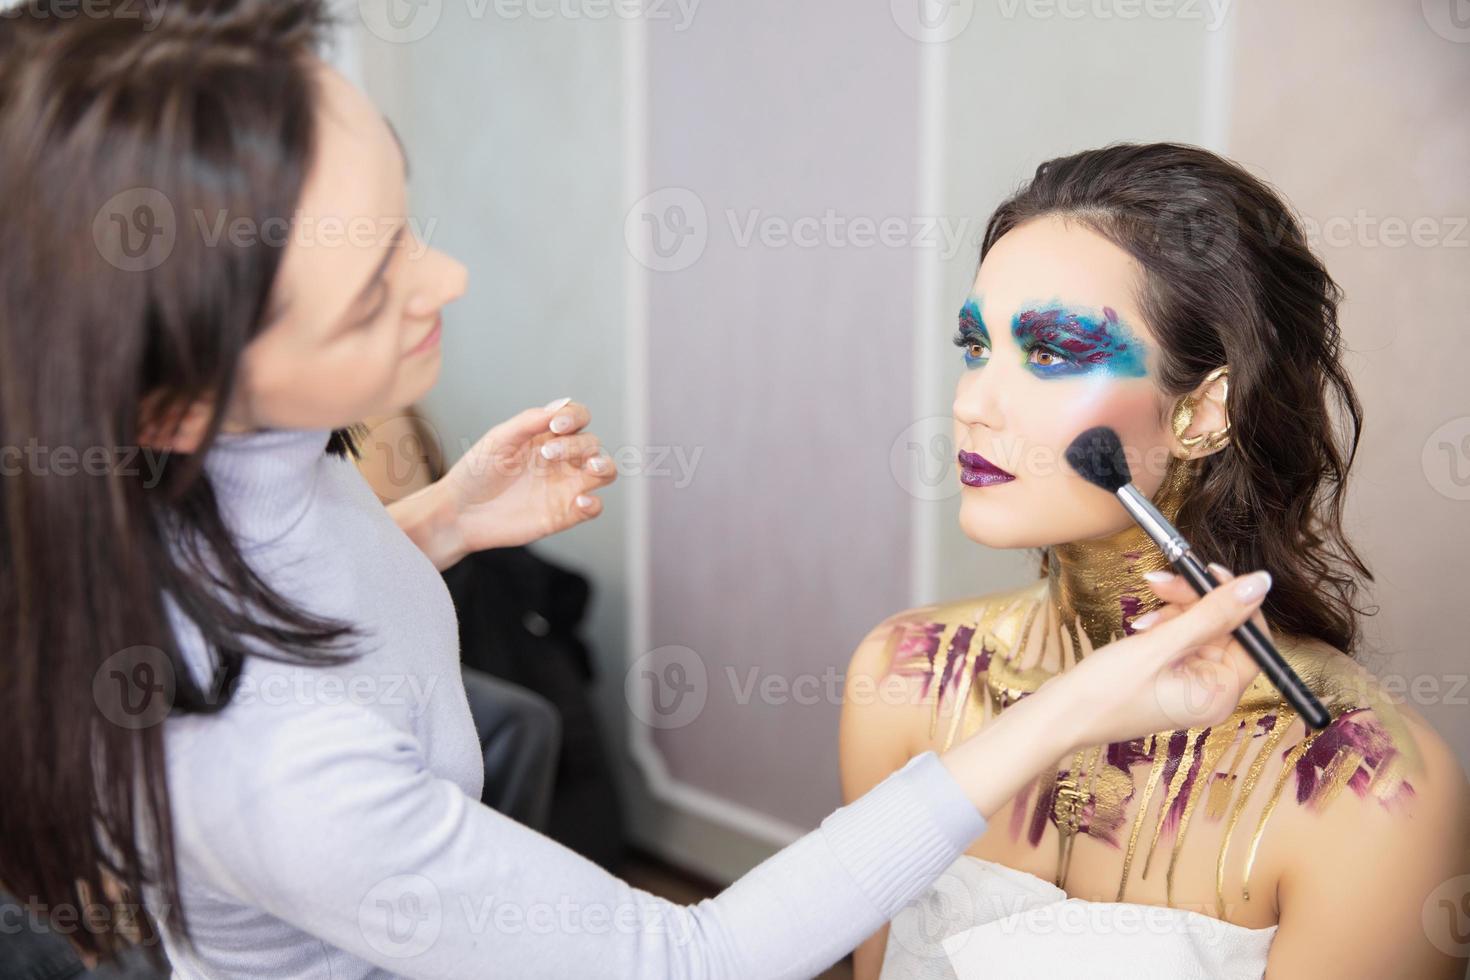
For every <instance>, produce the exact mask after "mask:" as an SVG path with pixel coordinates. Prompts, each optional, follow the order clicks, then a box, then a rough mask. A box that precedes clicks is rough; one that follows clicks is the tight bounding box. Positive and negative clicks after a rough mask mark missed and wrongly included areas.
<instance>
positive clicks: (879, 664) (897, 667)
mask: <svg viewBox="0 0 1470 980" xmlns="http://www.w3.org/2000/svg"><path fill="white" fill-rule="evenodd" d="M1046 594H1047V593H1046V580H1045V579H1038V580H1036V581H1035V582H1030V583H1027V584H1026V585H1022V586H1018V587H1016V588H1013V589H1006V590H1003V591H998V592H989V593H985V594H983V595H976V596H968V597H966V598H963V599H955V600H951V601H947V602H941V603H933V604H931V605H927V606H915V607H913V608H912V609H905V610H903V611H901V612H896V613H894V614H893V615H891V616H889V617H887V618H886V619H884V620H882V621H881V622H879V623H878V624H877V625H876V626H874V627H873V628H872V629H871V630H869V631H868V634H867V636H865V637H864V638H863V642H862V643H861V644H860V645H859V647H858V651H857V653H856V654H855V655H854V657H853V660H854V665H855V666H861V667H862V668H863V669H864V670H865V671H867V672H870V673H875V674H880V675H885V674H891V673H897V674H905V675H919V676H922V675H926V674H928V673H929V672H930V671H932V670H933V669H934V666H935V662H936V655H937V654H938V653H939V652H940V651H941V650H942V649H944V648H945V647H946V646H947V645H959V646H961V647H966V648H967V647H968V646H969V643H970V641H971V639H972V638H973V637H974V634H975V632H976V631H977V630H980V629H984V630H986V631H987V632H990V631H994V630H996V629H1001V628H1002V627H1001V623H1002V621H1004V620H1009V619H1016V620H1017V621H1019V620H1020V619H1023V618H1025V616H1026V615H1027V613H1028V612H1030V613H1032V614H1034V613H1035V612H1037V611H1039V610H1040V609H1041V608H1042V604H1043V602H1044V601H1045V597H1046Z"/></svg>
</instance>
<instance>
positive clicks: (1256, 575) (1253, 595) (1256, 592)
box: [1235, 571, 1271, 602]
mask: <svg viewBox="0 0 1470 980" xmlns="http://www.w3.org/2000/svg"><path fill="white" fill-rule="evenodd" d="M1269 588H1271V573H1270V572H1266V571H1260V572H1251V573H1250V574H1249V575H1247V576H1246V577H1245V578H1243V579H1240V580H1239V581H1237V582H1236V583H1235V597H1236V598H1237V599H1240V600H1241V601H1242V602H1250V601H1251V600H1252V599H1259V598H1260V597H1261V596H1263V595H1265V594H1266V590H1267V589H1269Z"/></svg>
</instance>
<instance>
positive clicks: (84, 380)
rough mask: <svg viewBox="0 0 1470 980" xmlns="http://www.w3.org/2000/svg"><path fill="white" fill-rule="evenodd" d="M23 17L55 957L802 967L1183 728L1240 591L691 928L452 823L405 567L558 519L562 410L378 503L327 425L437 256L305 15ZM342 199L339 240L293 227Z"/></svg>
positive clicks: (21, 600) (36, 897) (32, 469)
mask: <svg viewBox="0 0 1470 980" xmlns="http://www.w3.org/2000/svg"><path fill="white" fill-rule="evenodd" d="M50 6H51V4H49V3H47V2H45V0H41V2H36V3H32V4H30V5H28V7H27V8H26V10H27V11H29V13H22V15H21V16H20V17H18V18H15V19H8V20H6V21H4V22H0V255H3V256H4V261H3V263H0V393H3V394H0V425H3V429H4V445H6V446H11V447H14V446H22V445H25V444H27V443H28V442H30V441H34V444H36V445H39V446H42V447H49V448H50V449H51V450H52V452H51V454H50V455H48V456H46V457H44V458H43V457H41V456H40V455H39V454H33V456H32V457H31V458H30V460H29V461H28V462H27V463H26V464H25V465H11V466H8V467H7V470H6V474H5V476H4V484H3V486H4V498H3V499H4V503H5V506H4V509H3V515H0V547H3V555H4V558H3V560H4V568H3V576H0V608H3V609H4V611H5V621H6V623H7V625H8V627H9V637H8V643H7V649H6V655H5V658H4V673H3V675H0V676H3V684H0V697H3V699H4V701H3V710H0V745H4V746H5V751H4V753H3V758H4V759H5V771H4V778H3V785H4V787H5V803H4V806H3V808H0V813H3V824H0V880H3V882H4V885H5V887H6V888H7V889H8V890H9V891H11V892H12V893H14V894H16V895H18V896H20V897H21V900H22V901H24V902H27V903H32V902H34V903H36V905H37V906H44V908H45V909H46V910H48V914H50V915H52V916H53V918H55V919H60V917H61V914H64V913H66V912H67V910H72V911H73V912H75V911H77V910H92V911H94V912H95V910H97V909H99V908H100V909H102V910H103V911H104V912H106V913H109V914H105V915H100V916H99V915H92V916H90V917H89V918H88V919H87V924H86V925H85V927H82V928H77V929H75V930H73V931H71V932H70V933H69V935H70V938H71V939H72V941H73V943H74V945H75V946H76V947H77V948H78V949H79V950H80V951H82V952H83V953H85V954H88V955H89V956H92V957H98V958H106V957H108V956H109V955H110V954H112V953H113V952H114V951H116V950H117V949H118V948H119V947H120V946H122V945H124V944H126V943H128V942H129V941H135V940H146V939H147V938H148V933H149V929H150V928H151V922H152V921H154V920H156V921H157V922H158V923H159V924H160V925H161V931H162V938H163V940H164V944H165V946H166V950H167V953H168V957H169V959H170V961H171V964H172V968H173V970H174V975H175V976H176V977H182V978H196V977H197V978H203V977H210V978H225V977H242V978H243V977H262V976H326V975H330V976H332V977H334V978H338V980H341V978H361V977H385V976H390V975H394V976H409V977H434V978H441V977H471V976H483V975H486V974H489V973H495V974H496V975H513V976H516V977H519V978H534V977H593V976H596V977H639V978H648V977H696V976H697V977H731V978H740V980H759V978H766V977H807V976H811V975H813V974H815V973H817V972H819V971H820V970H822V969H824V968H825V967H826V966H827V965H829V964H830V963H832V962H833V961H835V960H836V959H838V958H839V957H841V956H842V955H844V954H845V953H847V952H848V951H849V950H850V949H852V948H853V946H854V945H856V944H857V943H858V941H859V940H861V939H862V938H863V937H865V936H867V935H868V934H870V933H872V932H873V931H874V930H875V929H876V928H877V927H878V926H880V925H881V924H882V923H883V922H885V921H886V920H887V919H888V918H890V917H891V916H893V915H894V914H895V913H896V912H897V911H898V910H899V909H900V908H901V907H902V906H903V905H904V904H905V903H906V902H908V901H909V900H910V899H912V898H913V897H914V896H916V895H918V894H919V893H920V892H921V891H923V890H924V889H925V888H926V887H927V886H928V885H929V884H930V883H931V882H932V881H933V880H934V879H935V878H936V877H937V876H938V875H939V874H940V873H941V871H942V870H943V869H945V868H946V867H948V866H949V865H950V864H951V863H952V862H953V861H954V860H955V859H956V858H957V857H958V856H959V855H960V854H961V853H962V852H963V851H964V850H965V848H966V847H967V846H969V844H970V843H971V841H972V840H973V839H974V838H975V837H976V836H977V835H979V834H980V833H981V831H982V830H983V829H984V828H985V826H986V820H987V818H988V817H989V816H990V815H992V814H993V813H995V812H996V810H997V809H998V808H999V807H1000V806H1001V805H1002V804H1003V803H1004V802H1005V801H1007V800H1008V799H1009V798H1010V797H1011V796H1012V795H1013V794H1014V793H1015V792H1016V791H1017V789H1018V788H1019V787H1020V786H1021V785H1022V784H1023V783H1025V782H1026V780H1028V779H1029V778H1030V777H1031V776H1032V774H1033V773H1035V772H1037V771H1040V770H1041V769H1043V768H1045V767H1046V766H1049V765H1055V764H1057V761H1058V760H1059V759H1061V758H1062V757H1063V756H1065V755H1067V754H1068V753H1069V752H1071V751H1072V750H1074V749H1075V748H1076V747H1078V746H1082V745H1095V744H1101V743H1106V742H1111V741H1119V740H1122V739H1125V738H1129V737H1133V736H1137V735H1141V734H1143V733H1146V732H1153V731H1157V730H1160V729H1163V728H1183V727H1188V726H1193V725H1208V724H1210V723H1212V722H1213V721H1215V720H1217V719H1220V718H1224V717H1225V716H1226V715H1227V713H1228V712H1229V711H1230V710H1231V708H1232V707H1233V706H1234V705H1235V703H1236V701H1237V699H1238V697H1239V695H1240V692H1241V690H1242V689H1243V688H1244V687H1245V685H1246V684H1248V683H1249V682H1250V681H1251V680H1252V678H1253V677H1254V675H1255V668H1254V665H1253V664H1252V663H1251V662H1250V661H1249V659H1248V658H1247V657H1246V655H1245V654H1244V651H1242V650H1241V649H1240V648H1239V647H1238V646H1237V645H1236V644H1235V643H1234V642H1233V641H1232V640H1231V638H1230V636H1229V631H1230V630H1231V629H1232V628H1233V627H1234V626H1236V625H1237V624H1239V623H1240V622H1243V621H1244V620H1245V619H1247V618H1251V617H1252V616H1253V615H1254V614H1255V611H1256V610H1257V609H1258V607H1259V605H1260V602H1261V599H1262V596H1261V594H1259V592H1258V594H1256V595H1255V596H1254V597H1253V598H1249V599H1243V598H1240V597H1238V595H1237V589H1236V586H1235V584H1231V583H1227V584H1225V585H1223V586H1221V587H1220V588H1219V589H1217V590H1215V591H1214V592H1212V593H1211V594H1210V595H1208V596H1207V597H1205V598H1204V599H1202V600H1199V601H1198V602H1195V601H1193V600H1192V599H1190V598H1188V597H1177V598H1178V602H1177V603H1175V604H1171V605H1169V606H1167V607H1166V610H1167V611H1168V613H1169V615H1167V616H1165V617H1164V618H1163V620H1162V621H1161V622H1160V623H1159V624H1158V625H1156V626H1155V627H1154V628H1153V629H1151V630H1150V631H1148V632H1146V633H1142V634H1138V635H1135V636H1132V637H1129V638H1128V639H1126V640H1123V641H1121V642H1119V643H1117V644H1114V645H1113V646H1112V647H1105V648H1103V649H1102V650H1100V651H1098V652H1097V653H1095V654H1094V655H1092V656H1090V657H1088V658H1087V660H1086V661H1085V662H1084V663H1082V664H1080V665H1079V666H1078V667H1077V669H1076V670H1073V671H1071V672H1069V673H1068V674H1067V675H1065V676H1063V677H1059V678H1057V680H1056V681H1055V682H1053V683H1051V684H1048V685H1046V687H1045V688H1044V689H1043V690H1041V691H1038V692H1037V693H1036V694H1035V695H1033V696H1031V697H1028V698H1027V699H1026V700H1025V701H1024V702H1023V703H1021V704H1018V705H1016V706H1015V707H1013V708H1012V709H1011V710H1010V711H1008V712H1007V713H1006V715H1005V716H1004V717H1003V718H1002V719H1001V720H1000V721H998V722H997V723H996V724H994V725H991V726H989V727H988V728H986V730H985V731H984V732H983V733H981V734H980V735H978V736H977V737H975V738H972V739H970V740H968V741H965V742H962V743H960V744H958V745H956V746H955V747H953V748H952V749H950V750H948V751H947V752H945V753H944V754H943V755H939V754H936V753H934V752H932V751H931V752H924V753H922V754H920V755H917V756H915V757H914V758H913V759H912V760H910V761H909V762H908V763H907V764H906V765H904V766H903V767H902V768H901V769H900V770H899V771H898V772H896V773H894V774H892V775H891V776H889V777H888V778H887V779H885V780H884V781H883V782H881V783H880V784H878V785H877V786H875V787H874V788H873V789H872V790H871V791H869V792H868V793H867V794H865V795H864V796H862V797H861V798H859V799H857V800H855V801H854V802H852V803H851V804H849V805H848V806H845V807H843V808H841V809H839V810H837V811H836V812H834V813H833V814H831V815H830V816H829V817H827V818H826V819H825V820H824V821H822V823H821V826H820V827H819V828H817V829H815V830H813V831H812V832H811V833H809V834H808V835H807V836H805V837H803V838H801V839H800V840H798V841H797V842H796V843H794V844H792V845H791V846H790V847H788V848H786V849H785V850H784V851H782V852H781V853H779V854H777V855H775V856H774V857H772V858H770V859H769V860H767V861H766V862H764V863H763V864H761V865H760V866H759V867H757V868H756V869H755V870H753V871H752V872H750V873H749V874H748V875H746V876H745V877H744V878H742V879H741V880H740V881H738V882H736V883H735V884H734V885H732V886H730V887H729V888H728V889H726V890H725V891H724V892H723V893H722V894H721V895H720V896H718V897H717V898H714V899H711V900H708V901H705V902H701V903H699V904H698V905H695V906H679V905H674V904H671V903H668V902H665V901H662V900H660V899H657V898H655V897H654V896H652V895H649V894H647V893H644V892H641V891H637V890H635V889H633V888H630V887H629V886H628V885H626V884H625V883H623V882H621V881H619V880H618V879H616V878H615V877H613V876H611V875H608V874H607V873H605V872H604V871H602V870H601V869H599V868H598V867H596V866H595V865H593V864H591V863H589V862H587V861H585V860H583V859H581V858H580V857H578V856H577V855H575V854H573V853H571V852H570V851H568V850H566V849H564V848H562V847H560V846H558V845H557V844H555V843H553V842H551V841H549V840H547V839H546V838H543V837H541V836H539V835H538V834H536V833H535V832H533V831H531V830H529V829H527V828H525V827H523V826H521V825H519V824H517V823H515V822H513V821H511V820H509V819H507V818H505V817H504V816H502V815H500V814H498V813H496V812H494V811H492V810H490V809H488V808H486V807H483V806H481V805H480V804H479V802H478V798H479V796H480V791H481V782H482V778H483V770H482V762H481V758H480V754H479V747H478V743H477V740H476V735H475V729H474V727H473V724H472V722H471V718H470V714H469V711H468V708H467V706H466V704H465V697H464V693H463V689H462V687H461V686H460V684H461V682H460V679H459V678H460V672H459V657H458V649H457V636H456V624H455V619H454V613H453V608H452V606H451V603H450V600H449V596H448V594H447V592H446V590H445V588H444V585H443V582H442V580H441V579H440V577H439V576H438V575H437V574H435V568H436V567H444V566H446V565H448V564H449V563H451V562H453V561H455V560H456V558H457V557H459V556H461V555H463V554H465V553H466V552H467V551H471V550H475V549H482V548H487V547H492V546H497V545H505V544H512V543H520V542H526V541H529V540H533V539H535V538H538V537H541V536H543V535H546V534H550V533H554V532H556V531H558V530H561V529H563V528H566V527H569V526H572V525H574V524H577V523H579V522H581V521H585V520H588V519H590V518H593V517H595V516H596V515H597V514H598V512H599V509H600V504H599V501H598V499H597V497H596V496H595V494H594V491H595V490H597V489H598V488H600V487H603V486H606V485H607V484H608V483H610V482H611V481H612V479H613V477H614V472H613V468H612V466H611V464H610V461H609V460H608V459H607V457H606V455H605V454H603V453H601V451H600V448H599V445H598V442H597V439H596V438H595V437H594V436H593V435H591V434H589V433H588V432H587V426H588V424H589V416H588V411H587V409H586V408H585V407H584V406H582V405H580V404H577V403H574V402H570V401H568V400H566V399H562V400H559V401H556V402H554V403H552V404H550V405H548V406H547V407H544V408H535V409H529V410H527V411H525V412H522V413H521V414H519V415H517V416H516V417H514V418H513V419H511V420H509V421H508V422H506V423H504V424H502V425H500V426H497V427H496V428H494V429H492V430H491V431H490V432H489V433H487V434H486V435H485V436H484V438H483V439H481V440H480V442H479V443H478V444H477V445H476V446H475V447H474V448H473V449H471V451H470V452H469V453H468V454H467V455H466V456H465V457H464V458H462V459H461V460H459V461H458V463H456V464H455V465H454V467H453V468H452V469H451V470H450V472H449V473H448V474H447V476H445V478H444V479H442V480H441V481H440V482H438V483H436V484H434V485H432V486H431V487H429V488H428V489H426V490H424V491H422V492H420V493H418V494H415V495H414V496H412V497H409V498H406V499H405V500H403V501H401V502H399V503H398V504H397V505H395V506H394V507H393V508H392V510H391V511H390V510H387V509H385V508H383V507H382V506H381V505H380V504H379V503H378V501H377V499H376V498H375V497H374V496H373V494H372V491H371V490H370V489H369V487H368V485H367V484H366V483H365V482H364V481H363V479H362V477H361V476H360V475H359V473H358V471H357V469H356V468H355V467H354V466H353V464H352V461H351V459H350V458H349V457H350V456H351V455H352V453H353V436H352V431H351V427H352V424H353V423H354V421H355V420H360V419H363V418H366V417H368V416H370V415H373V414H383V413H387V412H391V411H394V410H395V409H397V408H400V407H402V406H405V405H408V404H410V403H412V402H414V401H415V400H417V399H418V398H419V397H420V396H421V395H422V394H423V393H424V392H425V391H426V390H427V389H428V388H429V387H430V386H431V385H432V384H433V383H434V380H435V378H436V376H437V374H438V372H439V366H440V360H441V353H440V330H441V311H442V310H443V308H444V307H445V306H446V305H447V304H449V303H450V302H452V301H453V300H454V299H455V298H456V297H458V296H459V295H460V294H461V293H462V291H463V290H464V288H465V275H466V273H465V269H464V268H463V267H462V266H460V265H459V264H458V263H457V262H455V261H454V260H453V259H451V258H450V257H449V256H447V255H444V254H442V253H440V252H438V251H436V250H434V249H432V248H429V247H427V246H426V245H425V244H424V243H423V242H422V241H420V240H418V238H417V237H416V235H415V234H414V233H413V230H412V229H411V227H409V225H408V224H407V223H406V220H405V215H406V213H407V202H406V200H405V186H404V182H405V171H406V163H405V161H404V159H403V157H402V154H401V150H400V147H399V146H398V144H397V141H396V139H395V137H394V135H393V133H392V131H391V130H390V128H389V127H388V125H387V124H386V123H385V121H384V120H383V118H382V116H381V115H380V114H379V113H378V111H377V110H376V109H375V108H374V107H373V106H372V104H371V103H370V102H369V101H368V100H367V99H366V98H365V97H364V96H363V94H362V93H361V92H359V91H357V90H355V89H354V88H353V87H352V86H351V85H350V84H348V83H347V82H346V81H345V80H344V79H343V78H342V77H341V76H340V75H338V74H336V73H335V72H334V71H332V70H330V69H329V68H327V67H326V66H325V65H324V64H323V63H322V62H321V61H320V60H318V58H317V57H316V55H315V54H314V51H315V48H316V46H317V44H318V41H319V39H320V36H321V32H322V27H323V22H324V8H323V5H322V4H321V3H318V2H312V0H189V2H182V0H181V2H174V3H170V4H167V5H166V6H165V7H163V8H160V10H159V11H158V19H157V20H140V19H138V18H137V17H136V16H124V14H125V11H126V10H127V9H129V8H128V7H127V6H124V5H121V4H119V5H115V6H114V5H111V4H98V5H96V7H97V9H98V10H101V11H102V12H103V13H106V14H109V15H108V16H88V17H80V18H78V17H59V16H54V15H53V16H36V13H37V12H38V11H40V12H42V13H44V12H45V11H46V10H47V9H48V8H49V7H50ZM94 12H95V11H94ZM145 28H146V29H145ZM342 216H357V217H358V218H364V217H367V218H368V219H369V222H370V223H372V224H373V225H374V234H372V235H366V236H359V237H356V238H354V237H353V236H352V235H348V236H346V239H345V241H338V242H337V243H336V244H335V245H332V246H330V247H328V245H327V243H326V242H325V240H322V241H313V240H312V239H311V229H313V228H315V229H318V230H321V229H323V228H324V227H325V226H326V223H327V222H328V221H329V220H330V219H332V218H333V217H339V218H340V217H342ZM220 218H223V220H224V222H225V224H224V225H220V224H219V223H218V220H219V219H220ZM201 222H202V224H201ZM208 227H227V228H230V229H232V230H231V232H230V233H229V234H226V235H225V236H224V237H223V238H221V239H219V240H211V239H210V238H209V236H206V235H204V234H201V228H208ZM348 227H349V228H351V227H352V225H351V224H349V226H348ZM240 228H247V229H250V230H251V231H253V232H254V233H253V234H237V233H236V232H237V231H238V230H239V229H240ZM118 447H131V448H118ZM139 447H141V448H139ZM63 450H65V451H67V453H68V455H70V456H71V457H72V459H73V461H74V462H75V461H76V460H77V459H78V458H79V460H80V463H79V464H77V465H72V464H67V465H63V462H62V459H63ZM9 462H11V463H12V464H13V463H14V462H15V461H14V460H10V461H9ZM155 464H156V465H155ZM693 560H697V556H691V561H693ZM1258 574H1259V573H1258ZM1251 578H1252V580H1254V578H1255V577H1254V576H1252V577H1251ZM1256 618H1257V619H1258V617H1256ZM1262 625H1264V624H1263V623H1262ZM405 681H406V682H407V683H405ZM430 684H437V689H436V690H435V693H434V696H433V697H432V698H427V699H423V700H421V701H419V700H414V699H405V698H403V697H400V696H390V694H391V692H394V691H400V690H404V689H408V690H414V689H416V690H424V689H425V688H426V687H427V686H428V685H430ZM83 719H85V720H86V721H87V722H88V723H86V724H82V723H79V722H80V721H82V720H83ZM140 899H141V900H142V901H144V902H145V903H146V907H147V909H148V911H149V912H150V913H151V919H150V918H149V917H141V918H140V917H138V916H137V915H136V914H134V915H131V916H130V915H128V911H129V909H133V910H134V911H136V908H137V906H136V905H132V906H130V905H129V903H130V902H134V903H136V902H138V901H139V900H140Z"/></svg>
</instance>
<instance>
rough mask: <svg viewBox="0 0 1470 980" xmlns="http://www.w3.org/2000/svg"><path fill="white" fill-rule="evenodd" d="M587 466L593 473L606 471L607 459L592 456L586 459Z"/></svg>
mask: <svg viewBox="0 0 1470 980" xmlns="http://www.w3.org/2000/svg"><path fill="white" fill-rule="evenodd" d="M587 468H588V469H589V470H591V471H592V472H594V473H606V472H607V459H606V458H604V457H602V456H593V457H592V458H591V459H589V460H588V461H587Z"/></svg>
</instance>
